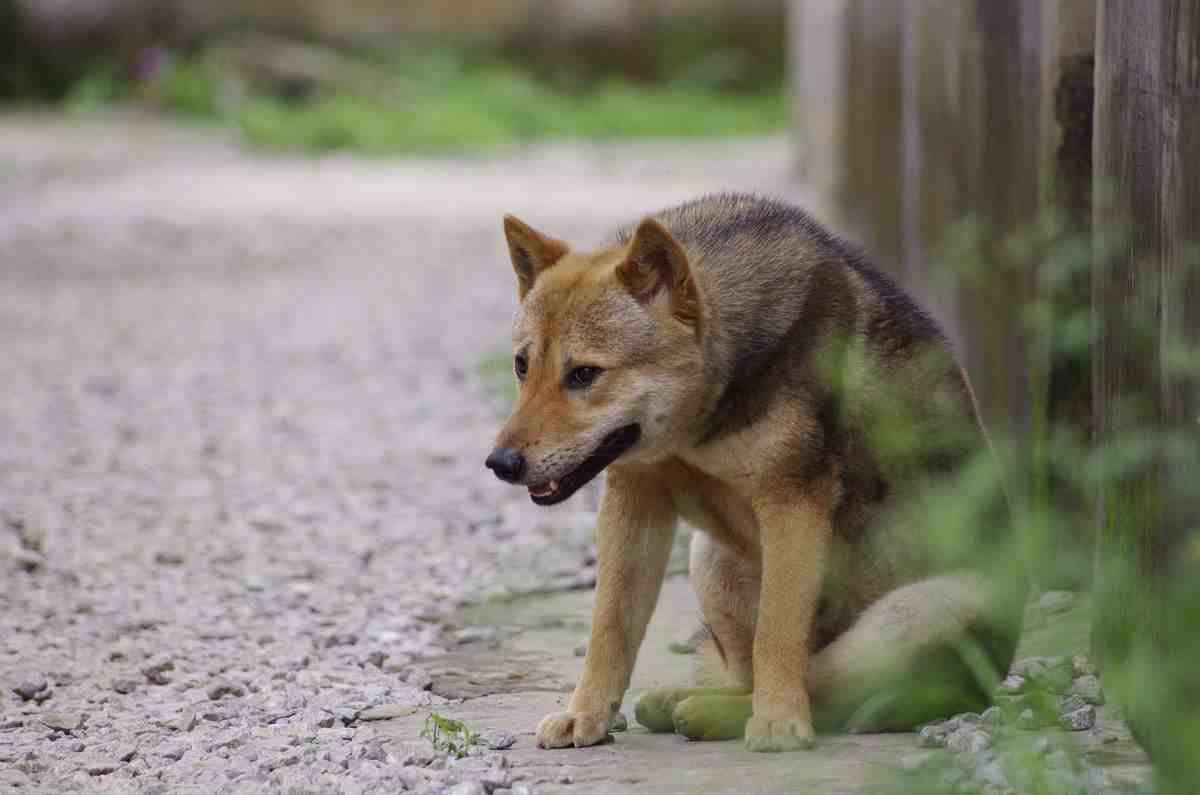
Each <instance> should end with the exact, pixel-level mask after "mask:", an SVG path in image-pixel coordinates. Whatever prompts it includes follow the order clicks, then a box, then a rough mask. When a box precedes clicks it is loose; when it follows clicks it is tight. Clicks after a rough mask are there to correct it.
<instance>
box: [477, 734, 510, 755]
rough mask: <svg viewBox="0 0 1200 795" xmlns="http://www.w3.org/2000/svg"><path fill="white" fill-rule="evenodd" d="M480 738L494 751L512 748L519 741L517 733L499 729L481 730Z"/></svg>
mask: <svg viewBox="0 0 1200 795" xmlns="http://www.w3.org/2000/svg"><path fill="white" fill-rule="evenodd" d="M480 739H481V740H483V744H484V746H485V747H486V748H489V749H491V750H493V751H503V750H504V749H506V748H512V747H513V746H514V745H515V744H516V742H517V737H516V735H515V734H512V733H510V732H505V731H498V730H489V731H485V732H481V734H480Z"/></svg>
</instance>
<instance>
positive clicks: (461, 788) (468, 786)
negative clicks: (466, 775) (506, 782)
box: [446, 781, 487, 795]
mask: <svg viewBox="0 0 1200 795" xmlns="http://www.w3.org/2000/svg"><path fill="white" fill-rule="evenodd" d="M446 795H487V790H486V789H485V788H484V786H483V784H482V783H481V782H479V781H464V782H463V783H461V784H456V785H455V786H453V787H451V788H450V789H448V790H446Z"/></svg>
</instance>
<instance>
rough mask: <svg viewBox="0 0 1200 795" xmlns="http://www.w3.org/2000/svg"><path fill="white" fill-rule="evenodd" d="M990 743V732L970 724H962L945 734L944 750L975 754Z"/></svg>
mask: <svg viewBox="0 0 1200 795" xmlns="http://www.w3.org/2000/svg"><path fill="white" fill-rule="evenodd" d="M991 744H992V736H991V735H990V734H988V733H987V732H985V731H981V730H979V729H975V728H971V727H970V726H964V727H962V728H960V729H958V730H956V731H953V732H951V733H950V734H948V735H947V736H946V750H947V751H952V752H954V753H972V754H977V753H979V752H980V751H983V750H985V749H986V748H988V747H989V746H991Z"/></svg>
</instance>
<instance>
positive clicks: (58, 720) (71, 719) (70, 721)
mask: <svg viewBox="0 0 1200 795" xmlns="http://www.w3.org/2000/svg"><path fill="white" fill-rule="evenodd" d="M41 721H42V723H43V724H45V725H46V726H48V727H49V728H51V729H54V730H55V731H60V732H72V731H76V730H77V729H81V728H83V724H84V723H86V722H87V716H86V715H83V714H79V713H69V712H47V713H46V714H45V715H43V716H42V717H41Z"/></svg>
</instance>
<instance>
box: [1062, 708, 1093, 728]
mask: <svg viewBox="0 0 1200 795" xmlns="http://www.w3.org/2000/svg"><path fill="white" fill-rule="evenodd" d="M1058 724H1059V725H1060V726H1062V727H1063V728H1064V729H1066V730H1067V731H1069V732H1081V731H1087V730H1088V729H1090V728H1092V727H1093V726H1095V725H1096V708H1095V707H1093V706H1092V705H1091V704H1088V705H1087V706H1085V707H1081V708H1079V709H1077V710H1074V711H1073V712H1068V713H1066V714H1064V715H1059V716H1058Z"/></svg>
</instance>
